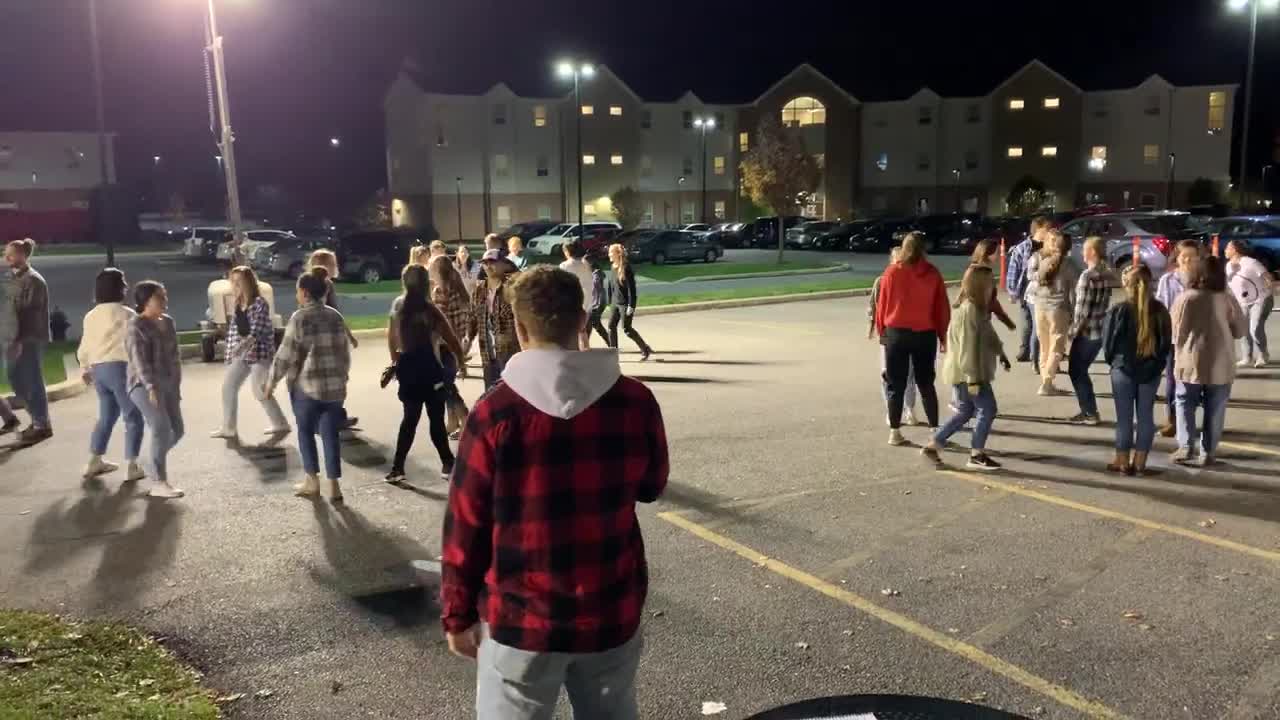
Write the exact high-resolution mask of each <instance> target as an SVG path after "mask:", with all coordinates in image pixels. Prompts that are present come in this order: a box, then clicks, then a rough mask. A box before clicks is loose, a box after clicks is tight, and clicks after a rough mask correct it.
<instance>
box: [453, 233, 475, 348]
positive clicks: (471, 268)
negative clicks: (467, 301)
mask: <svg viewBox="0 0 1280 720" xmlns="http://www.w3.org/2000/svg"><path fill="white" fill-rule="evenodd" d="M453 265H454V267H455V268H457V270H458V274H459V275H461V276H462V284H463V286H465V287H466V288H467V297H471V294H472V293H474V292H475V291H476V285H477V284H478V283H479V282H480V274H481V273H480V263H478V262H476V261H475V260H472V259H471V249H470V248H468V247H467V246H466V244H465V243H458V249H457V250H455V251H454V253H453ZM454 331H455V332H460V331H459V330H458V328H454Z"/></svg>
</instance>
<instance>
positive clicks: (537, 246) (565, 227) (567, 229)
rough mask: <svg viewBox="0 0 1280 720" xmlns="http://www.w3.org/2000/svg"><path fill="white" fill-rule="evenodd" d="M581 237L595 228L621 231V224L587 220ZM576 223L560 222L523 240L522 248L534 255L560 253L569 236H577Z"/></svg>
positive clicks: (554, 254) (554, 255)
mask: <svg viewBox="0 0 1280 720" xmlns="http://www.w3.org/2000/svg"><path fill="white" fill-rule="evenodd" d="M582 230H583V233H582V234H583V239H584V240H585V239H586V237H587V236H590V235H591V234H592V233H593V232H595V231H597V230H613V231H615V232H621V231H622V226H621V225H619V224H618V223H616V222H589V223H583V224H582ZM577 235H578V223H560V224H559V225H555V226H553V227H552V228H550V229H549V230H547V231H546V232H545V233H543V234H542V235H539V236H537V237H535V238H533V239H531V240H527V241H525V244H524V248H525V250H528V251H529V252H530V253H533V254H534V255H550V256H552V257H557V256H559V255H560V252H561V251H560V248H561V247H562V246H563V245H564V243H565V242H566V241H567V240H569V239H570V238H574V237H577Z"/></svg>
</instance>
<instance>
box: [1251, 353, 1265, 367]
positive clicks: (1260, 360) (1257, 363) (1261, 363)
mask: <svg viewBox="0 0 1280 720" xmlns="http://www.w3.org/2000/svg"><path fill="white" fill-rule="evenodd" d="M1253 366H1254V367H1256V368H1264V367H1266V366H1267V357H1266V356H1265V355H1259V356H1258V357H1256V358H1254V359H1253Z"/></svg>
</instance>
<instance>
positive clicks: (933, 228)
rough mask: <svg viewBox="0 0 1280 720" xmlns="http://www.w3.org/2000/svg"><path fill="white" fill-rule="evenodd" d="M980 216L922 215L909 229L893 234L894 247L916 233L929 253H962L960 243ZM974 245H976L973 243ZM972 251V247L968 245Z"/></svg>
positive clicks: (961, 243) (956, 214)
mask: <svg viewBox="0 0 1280 720" xmlns="http://www.w3.org/2000/svg"><path fill="white" fill-rule="evenodd" d="M981 220H982V216H981V215H978V214H977V213H940V214H937V215H922V216H920V217H918V218H916V219H915V220H913V221H912V222H911V225H910V227H906V228H902V229H900V230H898V231H897V232H896V233H894V245H897V244H899V243H901V242H902V238H904V237H906V235H907V233H909V232H918V233H920V234H921V235H923V236H924V241H925V249H926V250H927V251H928V252H931V253H940V252H944V251H947V252H957V251H961V252H962V251H963V250H961V249H960V248H963V246H964V245H965V243H964V242H962V241H963V240H964V239H965V237H966V236H967V235H970V234H972V233H971V231H972V230H973V229H974V227H975V223H979V222H981ZM974 244H976V243H974ZM970 251H972V245H970Z"/></svg>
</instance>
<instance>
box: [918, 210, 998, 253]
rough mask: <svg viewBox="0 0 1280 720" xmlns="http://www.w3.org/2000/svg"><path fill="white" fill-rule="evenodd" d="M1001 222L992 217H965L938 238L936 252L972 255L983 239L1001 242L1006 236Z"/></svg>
mask: <svg viewBox="0 0 1280 720" xmlns="http://www.w3.org/2000/svg"><path fill="white" fill-rule="evenodd" d="M1004 237H1005V235H1004V229H1003V227H1002V226H1001V225H1000V223H998V222H996V221H995V220H992V219H990V218H977V219H972V218H964V219H962V220H960V221H959V222H957V223H955V224H954V225H952V227H951V230H950V231H949V232H947V233H946V234H944V235H943V236H942V237H940V238H938V240H937V243H936V244H935V247H934V252H936V253H938V254H944V255H970V254H972V253H973V251H974V248H976V247H978V243H980V242H982V241H983V240H994V241H996V242H999V241H1000V240H1001V238H1004Z"/></svg>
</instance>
